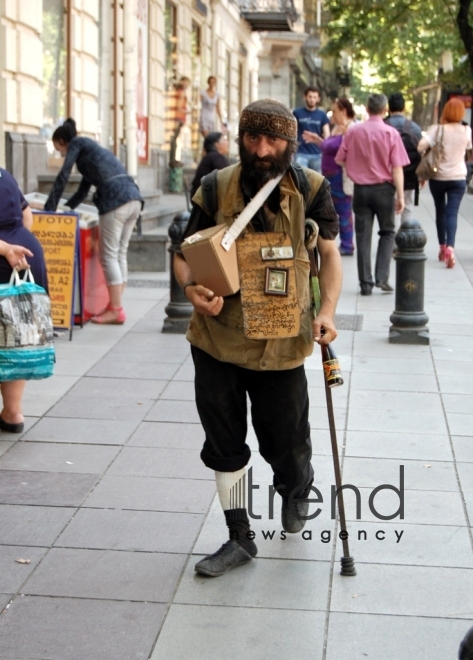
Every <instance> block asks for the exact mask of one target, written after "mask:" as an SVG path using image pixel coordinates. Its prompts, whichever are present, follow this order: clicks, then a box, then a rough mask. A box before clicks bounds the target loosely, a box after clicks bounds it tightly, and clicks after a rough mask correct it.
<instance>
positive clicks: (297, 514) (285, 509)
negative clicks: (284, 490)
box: [281, 497, 309, 534]
mask: <svg viewBox="0 0 473 660" xmlns="http://www.w3.org/2000/svg"><path fill="white" fill-rule="evenodd" d="M308 511H309V502H308V501H307V500H302V501H301V502H297V501H296V500H293V502H292V505H291V506H289V498H288V497H283V498H282V507H281V524H282V526H283V529H284V530H285V531H286V532H287V533H288V534H297V532H300V531H301V529H303V527H304V525H305V524H306V522H307V521H306V520H304V519H303V518H301V516H306V515H307V513H308Z"/></svg>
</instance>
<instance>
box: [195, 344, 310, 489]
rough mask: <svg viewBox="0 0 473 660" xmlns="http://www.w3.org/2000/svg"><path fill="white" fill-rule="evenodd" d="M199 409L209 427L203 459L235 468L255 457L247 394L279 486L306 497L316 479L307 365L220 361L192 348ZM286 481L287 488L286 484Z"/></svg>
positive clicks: (227, 469) (218, 466)
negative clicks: (268, 366) (269, 367)
mask: <svg viewBox="0 0 473 660" xmlns="http://www.w3.org/2000/svg"><path fill="white" fill-rule="evenodd" d="M191 349H192V357H193V359H194V365H195V396H196V404H197V410H198V412H199V416H200V420H201V422H202V426H203V427H204V431H205V442H204V446H203V449H202V452H201V458H202V460H203V462H204V463H205V465H206V466H207V467H208V468H211V469H212V470H218V471H219V472H235V471H236V470H240V469H241V468H243V467H245V465H246V464H247V463H248V461H249V460H250V455H251V452H250V448H249V447H248V445H247V444H246V434H247V398H246V395H247V393H248V396H249V399H250V402H251V419H252V423H253V428H254V429H255V432H256V436H257V438H258V443H259V449H260V453H261V455H262V456H263V458H264V459H265V461H267V462H268V463H269V464H270V465H271V467H272V469H273V473H274V486H275V487H277V486H281V488H280V489H279V490H278V492H279V494H280V495H282V496H285V497H288V496H289V495H290V494H291V492H293V491H294V495H295V496H297V497H305V496H306V495H307V494H308V493H309V487H310V486H311V484H312V482H313V479H314V472H313V469H312V465H311V463H310V459H311V456H312V444H311V441H310V425H309V395H308V391H307V379H306V376H305V371H304V367H303V366H301V367H297V368H296V369H288V370H285V371H253V370H250V369H243V368H242V367H238V366H236V365H234V364H230V363H228V362H220V361H219V360H216V359H215V358H213V357H211V356H210V355H208V353H205V352H204V351H202V350H200V349H199V348H196V347H195V346H192V347H191ZM283 486H284V488H283Z"/></svg>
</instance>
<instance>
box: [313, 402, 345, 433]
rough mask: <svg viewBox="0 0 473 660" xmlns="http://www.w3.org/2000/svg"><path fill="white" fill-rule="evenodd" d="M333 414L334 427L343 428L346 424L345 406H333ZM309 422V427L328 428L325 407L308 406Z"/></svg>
mask: <svg viewBox="0 0 473 660" xmlns="http://www.w3.org/2000/svg"><path fill="white" fill-rule="evenodd" d="M334 414H335V428H336V429H340V430H342V429H344V428H345V424H346V416H347V413H346V410H345V408H342V407H340V406H339V407H338V408H336V407H335V406H334ZM309 424H310V428H311V429H326V430H328V428H329V424H328V415H327V407H326V406H324V407H320V408H316V407H315V406H310V408H309Z"/></svg>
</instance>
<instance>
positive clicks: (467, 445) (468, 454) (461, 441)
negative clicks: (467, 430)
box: [452, 435, 473, 463]
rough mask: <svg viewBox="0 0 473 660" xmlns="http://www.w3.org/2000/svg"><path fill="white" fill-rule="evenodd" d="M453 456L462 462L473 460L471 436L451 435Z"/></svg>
mask: <svg viewBox="0 0 473 660" xmlns="http://www.w3.org/2000/svg"><path fill="white" fill-rule="evenodd" d="M452 443H453V449H454V450H455V458H456V460H457V461H461V462H462V463H472V462H473V436H471V435H470V436H466V435H457V436H455V435H452Z"/></svg>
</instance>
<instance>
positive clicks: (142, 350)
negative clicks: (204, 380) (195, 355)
mask: <svg viewBox="0 0 473 660" xmlns="http://www.w3.org/2000/svg"><path fill="white" fill-rule="evenodd" d="M129 336H130V335H128V336H127V338H128V337H129ZM133 336H134V337H136V340H135V344H131V343H130V342H128V343H127V344H118V345H117V346H115V348H113V349H112V350H111V351H110V353H109V354H108V357H110V356H113V357H115V358H117V359H119V360H121V359H123V358H124V359H125V360H127V361H128V360H134V361H136V362H151V363H153V364H175V365H180V364H182V363H183V362H184V360H185V359H186V358H187V355H188V351H187V349H186V348H166V347H164V346H163V347H159V348H158V347H155V346H149V347H147V346H146V347H144V346H141V345H140V343H139V338H140V335H133Z"/></svg>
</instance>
